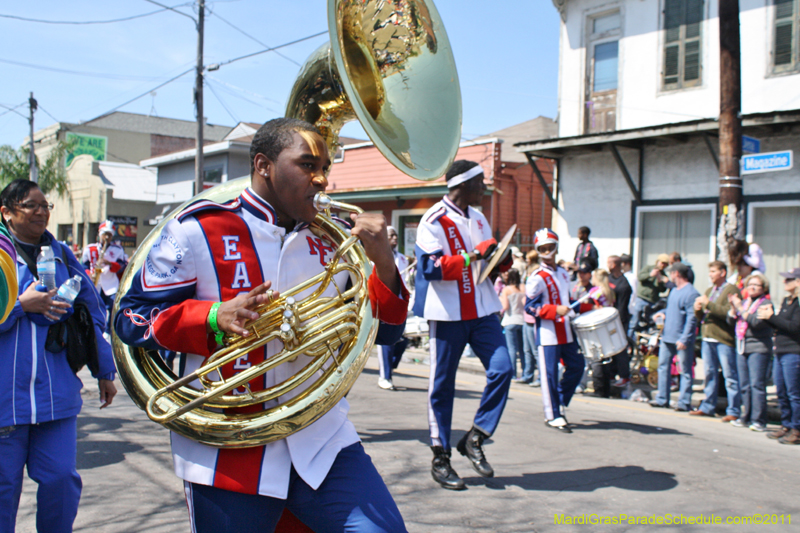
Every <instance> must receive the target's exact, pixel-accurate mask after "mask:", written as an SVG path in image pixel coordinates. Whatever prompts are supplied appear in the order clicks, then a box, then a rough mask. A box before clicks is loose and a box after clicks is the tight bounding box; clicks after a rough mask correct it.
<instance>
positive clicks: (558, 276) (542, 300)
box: [525, 263, 573, 346]
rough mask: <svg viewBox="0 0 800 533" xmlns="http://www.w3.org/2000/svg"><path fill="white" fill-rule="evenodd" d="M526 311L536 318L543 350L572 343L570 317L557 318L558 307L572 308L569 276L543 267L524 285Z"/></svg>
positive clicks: (557, 267)
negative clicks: (570, 305)
mask: <svg viewBox="0 0 800 533" xmlns="http://www.w3.org/2000/svg"><path fill="white" fill-rule="evenodd" d="M525 295H526V296H527V297H528V299H527V301H526V303H525V311H527V312H528V314H530V315H532V316H535V317H536V325H537V336H538V338H539V343H540V344H541V345H543V346H555V345H560V344H569V343H571V342H572V341H573V334H572V326H571V324H570V321H571V320H570V317H569V315H566V316H558V314H557V313H556V306H559V305H569V304H570V299H569V274H568V273H567V271H566V270H564V269H563V268H561V267H560V266H558V265H556V267H555V269H552V268H550V267H549V266H547V265H545V264H544V263H542V264H541V267H540V268H539V269H538V270H536V271H534V273H533V274H531V275H530V276H529V277H528V281H527V282H526V283H525Z"/></svg>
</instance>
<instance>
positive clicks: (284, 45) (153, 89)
mask: <svg viewBox="0 0 800 533" xmlns="http://www.w3.org/2000/svg"><path fill="white" fill-rule="evenodd" d="M147 1H148V2H152V0H147ZM178 13H180V11H178ZM187 16H188V15H187ZM326 33H328V32H327V31H323V32H319V33H315V34H314V35H309V36H308V37H303V38H301V39H297V40H294V41H291V42H288V43H284V44H281V45H279V46H275V47H273V48H268V49H266V50H261V51H260V52H254V53H252V54H247V55H243V56H240V57H235V58H233V59H229V60H228V61H224V62H222V63H218V64H216V65H210V66H216V67H217V68H219V66H221V65H228V64H230V63H233V62H234V61H239V60H240V59H245V58H248V57H253V56H256V55H259V54H263V53H266V52H272V51H273V50H277V49H279V48H285V47H287V46H291V45H293V44H297V43H300V42H303V41H307V40H309V39H313V38H314V37H319V36H320V35H324V34H326ZM193 70H195V68H194V67H192V68H190V69H188V70H184V71H183V72H181V73H180V74H178V75H177V76H174V77H172V78H170V79H168V80H167V81H165V82H163V83H160V84H159V85H156V86H155V87H153V88H151V89H148V90H146V91H145V92H143V93H142V94H140V95H139V96H136V97H134V98H131V99H130V100H128V101H126V102H124V103H122V104H120V105H118V106H116V107H114V108H113V109H110V110H108V111H106V112H105V113H101V114H100V115H99V116H104V115H108V114H109V113H113V112H114V111H116V110H117V109H120V108H121V107H125V106H126V105H128V104H130V103H131V102H135V101H136V100H138V99H139V98H142V97H143V96H146V95H148V94H150V93H151V92H153V91H155V90H157V89H160V88H161V87H163V86H165V85H167V84H168V83H172V82H173V81H175V80H177V79H178V78H180V77H182V76H185V75H186V74H188V73H190V72H192V71H193ZM215 70H216V69H215Z"/></svg>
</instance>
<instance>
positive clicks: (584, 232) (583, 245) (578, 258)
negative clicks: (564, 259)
mask: <svg viewBox="0 0 800 533" xmlns="http://www.w3.org/2000/svg"><path fill="white" fill-rule="evenodd" d="M591 233H592V230H591V229H589V228H588V227H587V226H581V227H580V228H578V239H580V241H581V242H580V244H578V247H577V248H576V249H575V258H574V259H573V260H572V263H570V264H569V265H568V266H567V269H568V270H569V271H570V272H572V276H571V278H572V281H575V279H576V278H577V272H578V269H579V268H580V265H581V263H583V262H584V261H588V262H589V264H591V265H592V270H594V269H595V268H597V266H598V265H599V264H600V258H599V256H598V254H597V247H595V245H594V243H593V242H592V241H590V240H589V235H591Z"/></svg>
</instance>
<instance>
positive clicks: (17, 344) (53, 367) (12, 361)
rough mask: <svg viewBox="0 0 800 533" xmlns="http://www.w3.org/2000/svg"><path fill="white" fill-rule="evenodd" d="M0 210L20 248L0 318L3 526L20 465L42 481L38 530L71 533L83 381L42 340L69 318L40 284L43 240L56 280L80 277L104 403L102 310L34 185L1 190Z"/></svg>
mask: <svg viewBox="0 0 800 533" xmlns="http://www.w3.org/2000/svg"><path fill="white" fill-rule="evenodd" d="M0 204H2V205H1V206H0V213H2V218H3V223H4V224H5V226H6V228H8V230H9V232H10V233H11V237H12V239H13V241H14V245H15V247H16V249H17V277H18V287H19V296H18V298H17V300H16V303H15V305H14V308H13V309H12V310H11V313H10V314H9V316H8V319H7V320H6V321H5V322H4V323H2V324H0V368H3V372H0V457H1V458H2V459H0V531H14V524H15V522H16V515H17V507H18V506H19V497H20V491H21V489H22V475H23V469H24V467H25V466H27V468H28V475H29V476H30V478H31V479H33V480H34V481H36V483H38V484H39V490H38V492H37V511H36V527H37V530H38V531H39V532H45V531H46V532H70V531H72V523H73V522H74V520H75V515H76V514H77V512H78V501H79V500H80V494H81V478H80V476H79V475H78V472H77V470H76V467H75V455H76V448H77V418H78V413H79V412H80V410H81V403H82V402H81V395H80V390H81V388H82V386H83V384H82V383H81V381H80V379H78V377H77V376H76V375H75V374H74V373H73V372H72V370H71V369H70V367H69V364H68V362H67V354H66V350H65V349H62V350H59V351H55V352H53V351H49V350H48V349H47V348H50V349H51V350H55V349H56V348H54V346H53V345H52V343H49V344H48V343H47V333H48V329H49V328H50V326H52V325H53V324H55V323H57V322H61V321H64V320H66V319H67V318H68V317H69V316H70V314H71V313H72V308H71V307H70V306H69V305H68V304H66V303H64V302H55V301H53V299H52V298H53V296H55V292H56V291H55V290H52V291H49V292H48V291H42V290H41V286H39V290H37V285H38V281H37V279H36V272H35V270H36V265H35V261H36V258H37V257H38V255H39V252H40V250H41V247H42V246H51V247H52V249H53V253H54V255H55V257H56V285H57V286H59V285H61V284H62V283H63V282H64V281H66V280H67V279H68V278H70V277H72V276H74V275H75V274H78V275H80V276H81V278H82V280H81V290H80V293H79V294H78V297H77V298H76V301H81V302H83V303H85V304H86V305H87V306H88V308H89V310H90V313H91V315H92V320H93V322H94V329H95V337H96V339H97V344H98V359H99V367H100V370H99V372H98V375H96V376H95V377H96V378H98V380H99V388H100V397H101V398H100V399H101V402H102V406H101V408H102V407H106V406H107V405H110V404H111V401H112V400H113V398H114V395H115V394H116V392H117V391H116V388H115V387H114V374H115V369H114V360H113V358H112V355H111V346H110V345H109V344H108V342H106V341H105V340H104V339H103V329H104V327H105V309H104V307H103V304H102V302H101V301H100V297H99V296H98V294H97V292H96V291H95V289H94V285H93V284H92V282H91V280H90V279H89V278H88V277H87V276H86V274H85V271H84V269H83V267H82V266H81V265H80V263H78V260H77V259H76V258H75V256H74V255H73V254H72V252H70V251H69V250H68V249H67V248H66V247H65V246H63V245H62V244H61V243H59V242H58V241H57V240H56V239H55V238H54V237H53V236H52V235H51V234H50V233H49V232H48V231H47V229H46V228H47V223H48V221H49V220H50V210H51V209H52V208H53V204H51V203H48V201H47V198H45V195H44V193H42V191H41V190H40V189H39V187H38V186H37V185H36V184H35V183H33V182H31V181H27V180H15V181H13V182H11V183H10V184H9V185H8V186H7V187H6V188H5V189H3V191H2V193H0Z"/></svg>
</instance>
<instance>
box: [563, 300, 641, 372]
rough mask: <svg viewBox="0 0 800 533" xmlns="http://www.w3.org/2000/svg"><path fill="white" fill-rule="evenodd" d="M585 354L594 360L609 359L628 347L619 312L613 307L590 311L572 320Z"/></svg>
mask: <svg viewBox="0 0 800 533" xmlns="http://www.w3.org/2000/svg"><path fill="white" fill-rule="evenodd" d="M572 326H573V327H574V329H575V336H576V337H578V344H580V346H581V349H582V350H583V355H584V357H586V358H587V359H591V360H592V361H599V360H601V359H607V358H609V357H612V356H614V355H617V354H618V353H620V352H622V351H624V350H626V349H627V348H628V339H627V338H626V337H625V330H624V329H623V327H622V320H620V318H619V312H618V311H617V310H616V309H614V308H613V307H603V308H602V309H595V310H594V311H589V312H588V313H584V314H582V315H581V316H579V317H577V318H576V319H575V320H573V321H572Z"/></svg>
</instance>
